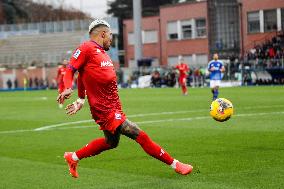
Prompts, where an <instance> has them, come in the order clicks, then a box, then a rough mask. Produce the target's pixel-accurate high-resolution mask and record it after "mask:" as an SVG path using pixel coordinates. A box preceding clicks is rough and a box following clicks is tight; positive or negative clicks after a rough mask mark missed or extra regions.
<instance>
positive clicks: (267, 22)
mask: <svg viewBox="0 0 284 189" xmlns="http://www.w3.org/2000/svg"><path fill="white" fill-rule="evenodd" d="M263 16H264V32H269V31H275V30H277V12H276V9H274V10H264V11H263Z"/></svg>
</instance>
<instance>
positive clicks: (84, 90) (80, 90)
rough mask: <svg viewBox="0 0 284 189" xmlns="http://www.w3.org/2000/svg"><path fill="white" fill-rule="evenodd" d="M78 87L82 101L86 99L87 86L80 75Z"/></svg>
mask: <svg viewBox="0 0 284 189" xmlns="http://www.w3.org/2000/svg"><path fill="white" fill-rule="evenodd" d="M77 86H78V97H79V98H81V99H85V96H86V89H85V86H84V83H83V81H82V78H81V76H80V74H79V75H78V78H77Z"/></svg>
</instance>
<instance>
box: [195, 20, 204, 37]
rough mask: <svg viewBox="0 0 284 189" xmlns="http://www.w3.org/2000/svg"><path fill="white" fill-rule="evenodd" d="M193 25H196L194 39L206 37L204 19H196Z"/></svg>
mask: <svg viewBox="0 0 284 189" xmlns="http://www.w3.org/2000/svg"><path fill="white" fill-rule="evenodd" d="M195 25H196V37H206V20H205V19H204V18H202V19H196V20H195Z"/></svg>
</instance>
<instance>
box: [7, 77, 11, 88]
mask: <svg viewBox="0 0 284 189" xmlns="http://www.w3.org/2000/svg"><path fill="white" fill-rule="evenodd" d="M7 87H8V89H9V90H10V89H12V81H11V79H8V81H7Z"/></svg>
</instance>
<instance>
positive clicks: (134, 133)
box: [57, 20, 193, 178]
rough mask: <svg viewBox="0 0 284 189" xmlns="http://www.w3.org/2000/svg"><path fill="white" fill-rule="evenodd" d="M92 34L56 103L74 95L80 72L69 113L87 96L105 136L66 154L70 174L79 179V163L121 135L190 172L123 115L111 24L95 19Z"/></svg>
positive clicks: (75, 57) (77, 53)
mask: <svg viewBox="0 0 284 189" xmlns="http://www.w3.org/2000/svg"><path fill="white" fill-rule="evenodd" d="M89 35H90V40H89V41H87V42H84V43H83V44H81V45H80V46H79V47H78V48H77V49H76V50H75V52H74V54H73V55H72V57H71V59H70V63H69V65H68V66H67V71H66V74H65V76H64V85H65V90H64V91H63V92H62V93H61V94H60V95H59V96H58V97H57V101H58V102H59V103H63V102H64V100H65V99H68V98H69V97H70V96H71V94H72V92H73V90H72V88H71V87H72V81H73V75H74V73H75V72H76V71H79V78H78V96H79V99H77V100H76V101H75V102H74V103H72V104H69V105H68V106H67V107H66V110H67V114H70V115H72V114H75V113H76V112H77V111H79V110H80V109H81V108H82V106H83V104H84V99H85V95H87V98H88V102H89V105H90V111H91V114H92V117H93V119H94V120H95V121H96V123H97V124H98V125H99V126H100V129H101V130H103V133H104V137H102V138H97V139H94V140H92V141H91V142H89V143H88V144H87V145H86V146H83V147H82V148H81V149H79V150H77V151H75V152H65V154H64V158H65V160H66V162H67V164H68V166H69V172H70V174H71V175H72V176H73V177H75V178H77V177H78V176H79V175H78V173H77V165H78V162H79V160H81V159H83V158H88V157H91V156H95V155H98V154H99V153H101V152H103V151H105V150H109V149H113V148H115V147H117V145H118V143H119V138H120V135H124V136H126V137H128V138H130V139H132V140H134V141H136V142H137V143H138V144H139V145H140V146H141V147H142V148H143V149H144V151H145V152H146V153H147V154H149V155H150V156H152V157H154V158H156V159H158V160H160V161H162V162H164V163H166V164H168V165H170V166H171V167H172V168H173V169H174V170H175V171H176V172H177V173H179V174H182V175H186V174H189V173H191V172H192V169H193V167H192V166H191V165H188V164H183V163H181V162H179V161H178V160H176V159H174V158H172V157H171V156H170V154H169V153H167V152H166V151H165V150H164V149H163V148H161V147H160V146H159V145H158V144H156V143H155V142H153V141H152V139H151V138H150V137H149V136H148V135H147V134H146V133H145V132H144V131H143V130H141V129H140V128H139V127H138V126H137V125H136V124H135V123H133V122H131V121H129V120H128V119H127V118H126V115H125V114H124V113H123V111H122V108H121V102H120V99H119V96H118V89H117V82H116V74H115V70H114V66H113V63H112V61H111V59H110V57H109V56H108V54H107V53H106V51H108V50H109V48H110V46H111V42H112V33H111V29H110V25H109V24H108V23H107V22H106V21H104V20H95V21H93V22H92V23H91V24H90V26H89Z"/></svg>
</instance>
